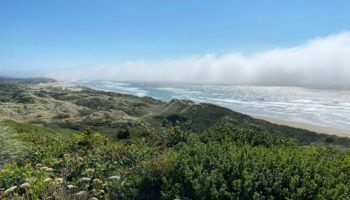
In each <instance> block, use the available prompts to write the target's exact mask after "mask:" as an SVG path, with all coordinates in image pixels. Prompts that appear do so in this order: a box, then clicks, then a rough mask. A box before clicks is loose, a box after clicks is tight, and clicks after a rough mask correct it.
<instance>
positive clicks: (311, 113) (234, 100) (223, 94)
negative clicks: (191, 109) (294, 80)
mask: <svg viewBox="0 0 350 200" xmlns="http://www.w3.org/2000/svg"><path fill="white" fill-rule="evenodd" d="M76 83H77V84H80V85H85V86H88V87H92V88H96V89H103V90H111V91H116V92H121V93H128V94H132V95H137V96H151V97H154V98H156V99H160V100H163V101H169V100H171V99H172V98H177V99H191V100H193V101H194V102H196V103H199V102H207V103H213V104H216V105H220V106H223V107H227V108H230V109H232V110H234V111H238V112H241V113H244V114H250V115H259V116H267V117H273V118H278V119H282V120H289V121H296V122H304V123H310V124H315V125H320V126H327V127H332V128H338V129H343V130H350V89H349V88H322V87H317V88H316V87H281V86H237V85H213V84H207V85H199V84H172V83H131V82H112V81H77V82H76Z"/></svg>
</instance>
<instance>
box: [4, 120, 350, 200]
mask: <svg viewBox="0 0 350 200" xmlns="http://www.w3.org/2000/svg"><path fill="white" fill-rule="evenodd" d="M0 127H6V128H8V130H13V131H14V132H17V133H18V134H19V135H18V136H17V140H18V141H20V142H23V143H24V144H25V145H26V146H27V147H28V148H27V150H26V151H24V152H23V155H22V157H21V158H20V159H17V161H16V163H13V164H10V165H6V166H4V167H5V168H4V169H3V170H0V190H3V191H2V192H0V198H1V199H6V198H8V199H11V198H13V197H14V196H16V195H17V196H23V197H25V198H34V199H36V198H42V199H45V198H49V197H51V198H63V199H68V198H71V199H89V198H92V197H95V198H98V199H175V198H180V199H253V198H254V199H271V198H274V199H286V198H290V199H349V198H350V196H349V194H348V191H349V189H350V184H349V181H348V180H349V178H350V171H349V167H350V154H349V152H348V151H345V152H341V151H339V150H337V149H334V148H332V147H327V148H315V147H310V148H303V147H300V146H297V145H296V144H295V143H294V142H293V141H292V140H289V139H286V138H284V137H279V136H274V135H271V134H269V133H266V132H256V131H254V130H251V129H246V128H240V127H235V126H229V125H221V126H214V127H212V128H210V129H208V130H207V131H204V132H202V133H201V134H195V135H189V134H188V132H184V131H182V130H180V129H179V128H177V127H169V128H167V129H165V130H164V132H163V133H161V134H160V133H157V132H155V131H152V130H151V129H149V127H148V126H147V125H146V124H143V123H138V124H136V125H135V126H134V127H133V128H132V130H131V136H130V139H129V140H128V141H116V140H114V139H111V138H108V137H106V136H105V135H103V134H99V133H96V132H93V131H91V130H89V129H87V130H85V131H84V133H81V132H76V131H73V130H70V129H52V128H47V127H40V126H36V125H31V124H26V123H18V122H14V121H11V120H4V121H2V122H1V123H0ZM50 178H51V179H50ZM23 183H29V187H28V188H24V186H22V188H21V187H20V186H21V185H22V184H23ZM13 186H18V188H16V189H14V190H13V191H12V192H7V193H6V194H5V193H4V191H5V190H8V189H9V188H10V187H13ZM1 188H3V189H1Z"/></svg>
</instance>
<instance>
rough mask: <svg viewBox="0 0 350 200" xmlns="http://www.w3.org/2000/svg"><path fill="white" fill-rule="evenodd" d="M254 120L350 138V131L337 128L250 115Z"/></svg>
mask: <svg viewBox="0 0 350 200" xmlns="http://www.w3.org/2000/svg"><path fill="white" fill-rule="evenodd" d="M249 116H251V117H253V118H256V119H261V120H265V121H268V122H270V123H273V124H278V125H285V126H290V127H294V128H301V129H306V130H309V131H313V132H316V133H324V134H327V135H336V136H339V137H350V131H346V130H341V129H336V128H331V127H325V126H318V125H313V124H308V123H302V122H293V121H287V120H281V119H276V118H272V117H266V116H256V115H249Z"/></svg>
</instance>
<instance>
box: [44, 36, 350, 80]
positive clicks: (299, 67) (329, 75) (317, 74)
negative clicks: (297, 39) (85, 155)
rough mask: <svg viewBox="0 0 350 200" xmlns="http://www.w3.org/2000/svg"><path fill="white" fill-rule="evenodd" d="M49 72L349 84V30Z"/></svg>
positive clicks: (98, 77) (102, 76) (58, 74)
mask: <svg viewBox="0 0 350 200" xmlns="http://www.w3.org/2000/svg"><path fill="white" fill-rule="evenodd" d="M45 75H46V76H49V77H53V78H57V79H65V80H67V79H71V80H77V79H85V80H86V79H90V80H116V81H151V82H198V83H232V84H264V85H265V84H269V85H347V86H350V32H344V33H341V34H337V35H331V36H328V37H325V38H316V39H314V40H311V41H309V42H307V43H306V44H303V45H301V46H297V47H294V48H276V49H273V50H270V51H264V52H257V53H254V54H251V55H249V56H244V55H242V54H240V53H229V54H225V55H222V56H216V55H214V54H207V55H205V56H193V57H188V58H185V59H179V60H163V61H144V60H141V61H130V62H126V63H124V64H121V65H108V66H107V65H105V66H93V67H88V68H84V69H83V70H78V69H72V70H58V71H53V72H49V73H46V74H45Z"/></svg>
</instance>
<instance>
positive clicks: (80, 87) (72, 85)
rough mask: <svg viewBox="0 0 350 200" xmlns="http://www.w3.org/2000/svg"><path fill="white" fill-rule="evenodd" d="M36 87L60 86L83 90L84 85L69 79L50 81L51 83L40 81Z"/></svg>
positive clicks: (67, 88)
mask: <svg viewBox="0 0 350 200" xmlns="http://www.w3.org/2000/svg"><path fill="white" fill-rule="evenodd" d="M33 87H34V88H42V87H58V88H61V89H62V90H70V91H82V90H83V89H84V87H83V86H80V85H77V84H75V83H72V82H68V81H57V82H50V83H39V84H37V85H35V86H33Z"/></svg>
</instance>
